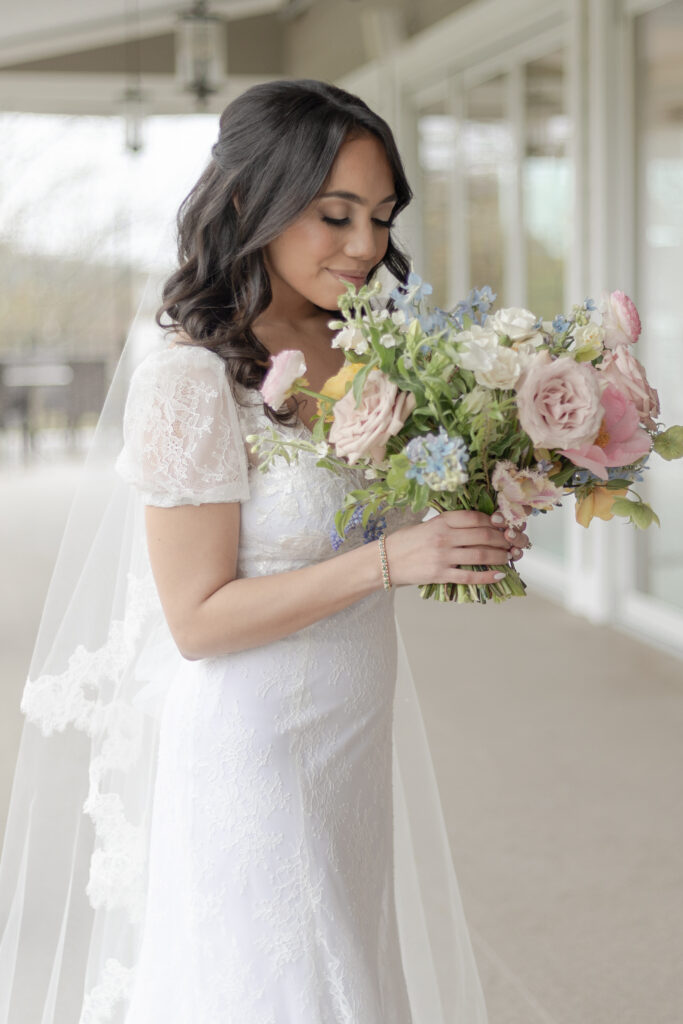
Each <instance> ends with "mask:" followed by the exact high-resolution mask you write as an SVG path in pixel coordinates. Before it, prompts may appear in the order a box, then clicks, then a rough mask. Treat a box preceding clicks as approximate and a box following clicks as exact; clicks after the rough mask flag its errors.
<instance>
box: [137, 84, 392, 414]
mask: <svg viewBox="0 0 683 1024" xmlns="http://www.w3.org/2000/svg"><path fill="white" fill-rule="evenodd" d="M368 133H369V134H371V135H374V136H375V137H376V138H378V139H379V140H380V141H381V142H382V144H383V146H384V149H385V151H386V155H387V159H388V161H389V165H390V167H391V170H392V174H393V178H394V185H395V192H396V205H395V206H394V214H397V213H399V212H400V210H402V209H403V208H404V207H405V206H407V204H408V203H409V202H410V200H411V198H412V191H411V189H410V186H409V184H408V181H407V178H406V175H405V171H404V169H403V164H402V161H401V157H400V156H399V153H398V149H397V148H396V142H395V141H394V136H393V134H392V132H391V129H390V128H389V126H388V124H387V123H386V121H384V120H383V119H382V118H381V117H379V115H377V114H375V113H374V111H372V110H371V109H370V108H369V107H368V106H367V104H366V103H364V102H363V100H361V99H359V98H358V97H357V96H353V95H351V94H350V93H348V92H345V91H344V90H343V89H339V88H337V87H336V86H333V85H328V84H327V83H325V82H317V81H313V80H307V79H303V80H299V81H278V82H268V83H264V84H261V85H255V86H252V88H250V89H247V90H246V92H244V93H242V95H241V96H239V97H238V98H237V99H236V100H234V101H233V102H232V103H230V104H229V105H228V106H227V107H226V108H225V110H224V111H223V113H222V114H221V118H220V129H219V136H218V141H217V142H216V143H215V145H214V146H213V148H212V150H211V153H212V159H211V160H210V162H209V164H208V166H207V167H206V169H205V170H204V172H203V173H202V175H201V177H200V178H199V180H198V181H197V183H196V185H195V186H194V188H193V189H192V190H191V192H190V193H189V194H188V195H187V196H186V198H185V199H184V200H183V202H182V204H181V206H180V209H179V211H178V217H177V227H178V264H179V265H178V269H177V270H176V271H175V272H174V273H173V274H172V275H171V276H170V277H169V278H168V280H167V281H166V283H165V285H164V288H163V292H162V305H161V307H160V308H159V310H158V312H157V315H156V320H157V323H158V324H159V326H160V327H163V328H164V330H167V331H174V332H176V333H181V332H182V333H184V334H185V335H186V336H187V340H189V341H190V342H192V343H194V344H199V345H204V346H205V347H206V348H209V349H211V350H212V351H213V352H216V353H217V354H218V355H220V356H221V357H222V358H223V359H224V360H225V362H226V366H227V371H228V373H229V375H230V376H231V377H232V379H233V380H235V381H237V382H238V383H240V384H242V385H244V386H246V387H249V388H257V387H259V385H260V384H261V382H262V380H263V377H264V376H265V373H266V369H267V364H268V360H269V357H270V353H269V352H268V350H267V349H266V347H265V346H264V345H262V344H261V342H260V341H259V340H258V338H257V337H256V336H255V334H254V333H253V331H252V329H251V325H252V324H253V322H254V320H255V319H256V317H257V316H259V314H260V313H262V312H263V311H264V310H265V309H266V308H267V306H268V305H269V303H270V301H271V287H270V280H269V277H268V272H267V270H266V266H265V262H264V258H263V249H264V246H266V245H267V244H268V243H269V242H271V241H272V240H273V239H274V238H276V237H277V236H278V235H279V234H281V232H282V231H283V230H284V229H285V228H286V227H287V226H288V225H289V224H291V223H292V221H294V220H295V219H296V218H297V217H298V216H299V215H300V214H301V213H303V211H304V210H305V209H306V207H307V206H308V205H309V203H311V202H312V201H313V199H314V198H315V196H316V195H317V194H318V193H319V192H320V190H321V188H322V187H323V185H324V183H325V181H326V179H327V177H328V175H329V174H330V171H331V169H332V164H333V163H334V160H335V158H336V156H337V153H338V152H339V148H340V146H341V145H342V143H343V142H344V141H345V139H347V138H348V137H353V136H355V135H360V134H368ZM381 265H384V266H386V267H387V269H388V270H389V271H390V272H391V273H392V274H393V275H394V276H395V277H396V278H397V279H398V280H399V281H405V280H406V278H407V275H408V271H409V263H408V259H407V257H406V256H405V255H404V253H402V252H401V251H400V250H399V249H398V248H397V247H396V245H395V244H394V242H393V240H392V238H391V233H390V235H389V244H388V247H387V251H386V254H385V256H384V258H383V260H382V261H381V263H378V264H377V265H376V266H375V267H373V268H372V270H371V271H370V274H369V275H368V278H369V277H370V276H371V275H372V274H373V273H374V272H375V271H376V270H377V268H378V267H379V266H381ZM165 316H166V317H168V318H169V320H166V321H165V320H164V317H165ZM169 321H170V322H169ZM266 411H267V412H269V414H270V410H268V409H267V408H266ZM290 415H291V414H288V413H280V414H275V413H274V414H273V415H272V417H271V418H273V419H277V420H280V421H286V420H287V419H289V417H290Z"/></svg>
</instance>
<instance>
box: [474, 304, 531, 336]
mask: <svg viewBox="0 0 683 1024" xmlns="http://www.w3.org/2000/svg"><path fill="white" fill-rule="evenodd" d="M537 323H538V317H537V316H535V315H534V314H533V313H532V312H531V310H529V309H524V308H522V307H521V306H509V307H508V308H507V309H499V310H498V312H497V313H494V314H493V315H492V316H489V317H487V319H486V326H487V328H489V330H491V329H492V330H494V331H496V332H497V333H498V334H504V335H507V337H508V338H510V340H511V341H527V340H528V339H530V338H535V336H536V335H538V327H537V326H536V324H537ZM541 340H543V339H542V336H541Z"/></svg>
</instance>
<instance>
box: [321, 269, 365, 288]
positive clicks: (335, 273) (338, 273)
mask: <svg viewBox="0 0 683 1024" xmlns="http://www.w3.org/2000/svg"><path fill="white" fill-rule="evenodd" d="M327 269H328V272H329V273H330V274H332V277H336V278H337V280H338V281H350V282H351V284H365V278H366V277H367V276H368V275H367V274H351V273H349V272H348V271H346V270H330V268H329V267H328V268H327Z"/></svg>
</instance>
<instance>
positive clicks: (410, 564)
mask: <svg viewBox="0 0 683 1024" xmlns="http://www.w3.org/2000/svg"><path fill="white" fill-rule="evenodd" d="M498 519H500V523H499V522H498V521H497V520H498ZM495 520H496V521H494V520H492V518H491V516H487V515H485V513H483V512H465V511H462V512H442V513H441V514H440V515H438V516H434V517H433V518H432V519H429V520H427V522H424V523H418V524H417V525H416V526H408V527H405V528H404V529H401V530H396V532H395V533H391V534H389V535H388V536H387V539H386V552H387V561H388V563H389V573H390V576H391V582H392V583H393V584H395V585H396V586H401V585H404V584H423V583H495V582H496V580H497V579H500V576H499V575H497V572H499V570H498V571H497V570H494V569H490V570H489V569H479V570H472V569H462V568H461V566H463V565H503V564H505V563H506V562H508V561H510V560H513V561H516V560H517V559H518V558H521V557H522V554H523V549H524V548H525V547H528V545H529V538H528V537H527V535H526V534H525V533H523V532H522V529H510V528H506V527H505V523H504V522H503V521H502V518H501V517H499V516H496V517H495ZM523 525H524V526H526V523H525V524H523Z"/></svg>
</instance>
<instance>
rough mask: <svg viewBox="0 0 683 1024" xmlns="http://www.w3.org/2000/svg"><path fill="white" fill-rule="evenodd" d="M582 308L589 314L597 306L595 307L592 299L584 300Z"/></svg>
mask: <svg viewBox="0 0 683 1024" xmlns="http://www.w3.org/2000/svg"><path fill="white" fill-rule="evenodd" d="M583 308H584V309H587V310H588V312H589V313H592V312H593V311H594V310H595V309H597V306H596V305H595V303H594V302H593V300H592V299H584V302H583Z"/></svg>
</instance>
